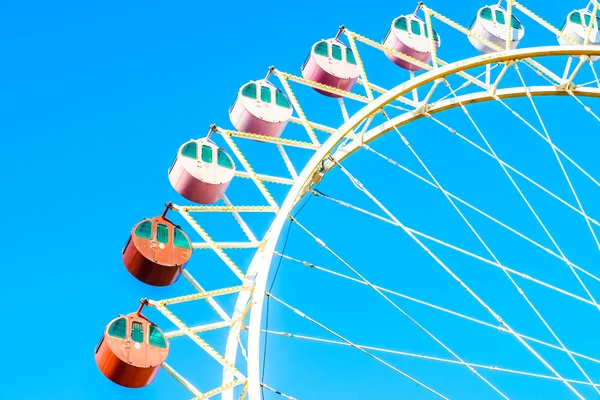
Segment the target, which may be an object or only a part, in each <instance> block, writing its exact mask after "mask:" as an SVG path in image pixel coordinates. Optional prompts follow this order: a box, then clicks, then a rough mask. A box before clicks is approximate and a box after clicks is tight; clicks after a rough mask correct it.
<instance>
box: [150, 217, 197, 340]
mask: <svg viewBox="0 0 600 400" xmlns="http://www.w3.org/2000/svg"><path fill="white" fill-rule="evenodd" d="M173 244H174V245H175V247H179V248H181V249H189V248H190V247H191V246H190V241H189V240H188V238H187V237H186V236H185V233H183V231H182V230H181V229H179V228H175V236H174V238H173ZM150 335H152V329H150Z"/></svg>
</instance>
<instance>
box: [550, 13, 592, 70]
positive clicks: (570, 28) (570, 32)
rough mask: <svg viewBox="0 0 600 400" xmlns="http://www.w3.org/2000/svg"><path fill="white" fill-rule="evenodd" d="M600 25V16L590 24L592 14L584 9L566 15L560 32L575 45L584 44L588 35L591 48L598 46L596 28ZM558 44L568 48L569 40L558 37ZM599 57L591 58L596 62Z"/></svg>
mask: <svg viewBox="0 0 600 400" xmlns="http://www.w3.org/2000/svg"><path fill="white" fill-rule="evenodd" d="M599 25H600V16H598V17H596V20H595V21H594V23H593V24H592V13H591V12H589V11H588V10H586V9H581V10H574V11H571V12H570V13H569V15H567V20H566V21H565V24H564V26H563V27H562V29H561V30H560V32H561V33H562V34H563V35H565V36H567V37H569V38H571V39H573V40H574V41H575V42H576V43H577V44H584V43H585V40H586V38H587V37H588V35H589V40H588V44H589V45H591V46H594V45H598V44H600V31H599V30H598V26H599ZM558 44H560V45H561V46H570V45H573V44H574V43H571V42H570V41H569V40H567V39H565V38H563V37H562V36H558ZM599 58H600V57H592V60H593V61H596V60H598V59H599Z"/></svg>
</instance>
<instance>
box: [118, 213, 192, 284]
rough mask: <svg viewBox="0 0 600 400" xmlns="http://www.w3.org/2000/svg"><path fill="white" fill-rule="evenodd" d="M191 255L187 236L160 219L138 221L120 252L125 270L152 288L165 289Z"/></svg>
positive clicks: (173, 280)
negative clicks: (161, 287) (159, 287)
mask: <svg viewBox="0 0 600 400" xmlns="http://www.w3.org/2000/svg"><path fill="white" fill-rule="evenodd" d="M191 256H192V246H191V244H190V240H189V238H188V237H187V235H186V234H185V233H184V232H183V231H182V230H181V229H179V228H178V227H176V226H175V225H174V224H173V223H172V222H171V221H169V220H168V219H166V218H164V217H154V218H152V219H146V220H144V221H142V222H139V223H138V224H137V225H136V226H135V227H134V228H133V230H132V232H131V235H130V236H129V241H128V242H127V245H126V246H125V248H124V249H123V263H124V264H125V267H127V270H128V271H129V272H130V273H131V274H132V275H133V276H135V277H136V278H137V279H139V280H140V281H142V282H144V283H147V284H148V285H152V286H168V285H170V284H172V283H174V282H175V281H177V279H178V278H179V275H181V272H182V271H183V269H184V268H185V264H186V263H187V262H188V261H189V260H190V258H191Z"/></svg>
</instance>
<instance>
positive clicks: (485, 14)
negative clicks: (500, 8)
mask: <svg viewBox="0 0 600 400" xmlns="http://www.w3.org/2000/svg"><path fill="white" fill-rule="evenodd" d="M479 16H480V17H481V18H483V19H485V20H488V21H492V9H491V8H489V7H486V8H484V9H483V10H481V12H480V13H479Z"/></svg>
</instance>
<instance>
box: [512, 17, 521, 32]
mask: <svg viewBox="0 0 600 400" xmlns="http://www.w3.org/2000/svg"><path fill="white" fill-rule="evenodd" d="M510 26H512V27H513V28H515V29H522V28H523V25H521V23H520V22H519V20H518V19H516V18H515V16H514V15H513V16H512V17H511V19H510Z"/></svg>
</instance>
